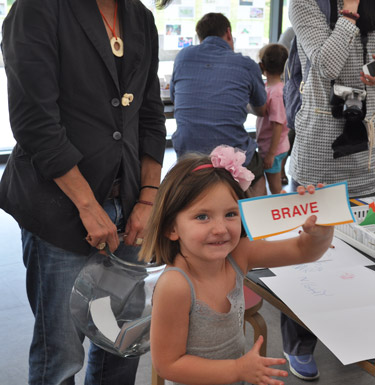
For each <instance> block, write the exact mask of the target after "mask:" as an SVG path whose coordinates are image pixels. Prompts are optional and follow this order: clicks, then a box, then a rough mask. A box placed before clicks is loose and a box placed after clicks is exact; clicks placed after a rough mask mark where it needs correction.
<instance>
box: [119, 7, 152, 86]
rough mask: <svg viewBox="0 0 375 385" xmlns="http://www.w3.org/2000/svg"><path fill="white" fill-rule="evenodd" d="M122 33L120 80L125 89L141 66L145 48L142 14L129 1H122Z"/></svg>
mask: <svg viewBox="0 0 375 385" xmlns="http://www.w3.org/2000/svg"><path fill="white" fill-rule="evenodd" d="M121 3H122V6H123V12H122V31H123V37H122V39H123V41H124V60H123V67H122V79H123V81H124V86H125V89H127V87H128V85H129V83H130V81H131V79H132V77H133V74H134V73H135V72H136V71H137V69H138V67H139V65H140V64H141V60H142V56H143V51H144V46H145V33H144V31H145V28H147V27H146V26H145V25H144V17H142V16H143V15H144V12H139V11H138V12H137V7H136V6H134V5H133V4H132V2H131V1H127V0H122V2H121Z"/></svg>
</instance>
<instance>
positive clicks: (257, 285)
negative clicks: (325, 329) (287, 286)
mask: <svg viewBox="0 0 375 385" xmlns="http://www.w3.org/2000/svg"><path fill="white" fill-rule="evenodd" d="M273 275H274V274H273V273H272V272H271V271H270V270H268V269H261V270H254V271H250V272H249V273H248V274H247V275H246V277H245V281H244V284H245V285H246V286H247V287H248V288H249V289H251V290H252V291H254V292H255V293H256V294H258V295H259V296H260V297H262V298H263V299H264V300H266V301H267V302H268V303H270V304H271V305H272V306H274V307H275V308H276V309H279V310H280V311H282V312H283V313H284V314H286V315H287V316H288V317H290V318H292V319H293V320H294V321H296V322H297V323H299V324H300V325H302V326H303V327H305V328H306V329H307V330H309V328H308V327H307V326H306V325H305V324H304V323H303V322H302V321H301V320H300V319H299V318H298V317H297V316H296V315H295V314H294V313H293V311H292V310H291V309H290V308H289V307H288V306H287V305H285V303H284V302H282V301H281V300H280V299H279V298H278V297H277V296H276V295H275V294H274V293H273V292H272V291H271V290H270V289H268V287H267V286H266V285H265V284H264V283H263V282H262V281H261V280H260V278H261V277H262V278H263V277H271V276H273ZM357 365H358V366H360V367H361V368H362V369H364V370H366V371H367V372H368V373H370V374H371V375H373V376H375V360H368V361H360V362H357Z"/></svg>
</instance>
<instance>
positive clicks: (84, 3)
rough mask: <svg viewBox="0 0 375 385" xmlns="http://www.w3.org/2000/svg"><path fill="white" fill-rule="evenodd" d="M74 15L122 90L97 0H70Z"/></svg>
mask: <svg viewBox="0 0 375 385" xmlns="http://www.w3.org/2000/svg"><path fill="white" fill-rule="evenodd" d="M69 2H70V6H71V8H72V10H73V15H74V16H75V17H76V19H77V21H78V22H79V23H80V24H81V26H82V28H83V30H84V31H85V33H86V35H87V37H88V39H89V40H90V41H91V42H92V44H93V45H94V47H95V48H96V50H97V51H98V53H99V55H100V56H101V57H102V59H103V61H104V63H105V65H106V66H107V68H108V71H109V72H110V74H111V76H112V79H113V81H114V82H115V84H116V86H117V88H118V89H119V90H120V87H119V82H118V76H117V70H116V64H115V60H114V57H113V53H112V50H111V46H110V44H109V41H108V37H107V32H106V30H105V26H104V23H103V20H102V17H101V15H100V12H99V10H98V7H97V3H96V1H95V0H69Z"/></svg>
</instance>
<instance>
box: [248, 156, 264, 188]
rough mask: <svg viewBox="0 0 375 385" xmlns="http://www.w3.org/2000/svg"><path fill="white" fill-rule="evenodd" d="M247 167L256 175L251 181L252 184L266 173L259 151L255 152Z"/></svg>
mask: <svg viewBox="0 0 375 385" xmlns="http://www.w3.org/2000/svg"><path fill="white" fill-rule="evenodd" d="M246 168H247V169H248V170H250V171H251V172H252V173H253V174H254V176H255V178H254V180H253V181H252V182H251V183H252V184H254V183H256V182H257V181H258V180H259V178H261V177H262V176H263V175H264V168H263V160H262V158H261V157H260V155H259V153H258V151H255V152H254V155H253V157H252V158H251V161H250V163H249V164H248V165H247V166H246Z"/></svg>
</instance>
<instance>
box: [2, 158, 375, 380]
mask: <svg viewBox="0 0 375 385" xmlns="http://www.w3.org/2000/svg"><path fill="white" fill-rule="evenodd" d="M174 160H175V156H174V153H173V151H167V154H166V166H165V167H164V169H163V174H164V173H165V172H166V170H167V168H169V167H170V165H171V164H172V163H173V162H174ZM2 170H3V167H0V174H1V173H2ZM0 245H1V251H0V293H1V297H0V341H1V344H0V385H23V384H27V371H28V364H27V356H28V349H29V344H30V340H31V334H32V327H33V316H32V313H31V311H30V309H29V306H28V302H27V297H26V292H25V269H24V266H23V264H22V257H21V240H20V233H19V228H18V226H17V224H16V222H15V221H14V220H13V219H12V218H11V217H10V216H9V215H7V214H6V213H5V212H4V211H2V210H0ZM260 313H261V314H262V315H263V317H264V318H265V320H266V322H267V325H268V344H267V349H268V350H267V355H268V356H270V357H271V356H272V357H281V356H282V346H281V335H280V328H279V312H278V311H277V310H275V309H274V308H273V307H272V306H270V305H268V304H267V303H264V305H263V307H262V309H261V311H260ZM246 334H247V340H248V341H249V348H250V346H251V342H252V338H253V335H252V330H251V327H250V326H248V327H247V333H246ZM85 346H86V347H87V346H88V343H87V342H86V343H85ZM315 358H316V361H317V363H318V366H319V369H320V372H321V376H320V379H319V380H317V381H315V382H314V383H316V384H319V385H343V384H344V385H371V384H375V378H374V377H372V376H371V375H370V374H368V373H367V372H365V371H364V370H362V369H361V368H359V367H358V366H357V365H349V366H343V365H342V364H341V363H340V362H339V361H338V360H337V359H336V358H335V356H334V355H333V354H332V353H331V352H330V351H329V350H328V349H327V348H326V347H325V346H324V345H323V344H321V343H320V342H318V345H317V348H316V355H315ZM83 377H84V370H82V371H81V372H80V373H78V375H77V380H76V383H77V384H78V385H82V384H83ZM150 383H151V365H150V354H149V353H148V354H146V355H144V356H143V357H142V358H141V362H140V367H139V370H138V374H137V380H136V385H149V384H150ZM285 384H289V385H298V384H300V385H301V384H306V382H305V381H301V380H299V379H297V378H296V377H294V376H293V375H290V376H289V377H288V378H287V379H286V380H285Z"/></svg>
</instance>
